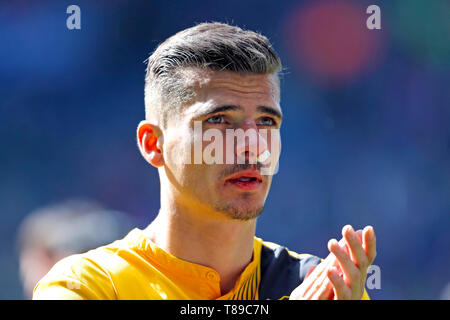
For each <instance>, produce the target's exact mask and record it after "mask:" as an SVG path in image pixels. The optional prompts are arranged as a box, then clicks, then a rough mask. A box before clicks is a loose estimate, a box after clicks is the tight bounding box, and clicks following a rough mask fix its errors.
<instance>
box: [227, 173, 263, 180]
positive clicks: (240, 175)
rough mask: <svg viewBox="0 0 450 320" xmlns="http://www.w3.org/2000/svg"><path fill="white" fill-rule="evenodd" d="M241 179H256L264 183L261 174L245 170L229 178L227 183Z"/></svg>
mask: <svg viewBox="0 0 450 320" xmlns="http://www.w3.org/2000/svg"><path fill="white" fill-rule="evenodd" d="M240 177H248V178H256V179H257V180H260V181H262V176H261V174H260V173H259V171H258V170H244V171H239V172H237V173H235V174H233V175H231V176H229V177H227V179H226V180H227V181H228V180H231V179H238V178H240Z"/></svg>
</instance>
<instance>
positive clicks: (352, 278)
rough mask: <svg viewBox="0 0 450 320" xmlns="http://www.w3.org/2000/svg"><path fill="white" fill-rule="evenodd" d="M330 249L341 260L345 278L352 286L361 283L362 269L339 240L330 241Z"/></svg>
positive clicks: (340, 263)
mask: <svg viewBox="0 0 450 320" xmlns="http://www.w3.org/2000/svg"><path fill="white" fill-rule="evenodd" d="M328 249H329V250H330V252H332V253H333V254H334V255H335V256H336V259H337V260H338V262H339V265H340V267H341V270H342V272H343V273H344V280H345V282H346V283H347V285H348V286H350V287H352V288H353V287H355V289H357V288H356V286H358V285H359V281H360V278H361V271H360V270H359V269H358V268H357V267H356V265H355V264H354V263H353V261H352V260H351V259H350V256H349V255H348V254H347V253H346V252H345V251H344V250H343V249H342V248H341V247H340V246H339V245H338V243H337V242H332V241H330V243H329V246H328Z"/></svg>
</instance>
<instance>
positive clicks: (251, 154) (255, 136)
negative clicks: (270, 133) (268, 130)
mask: <svg viewBox="0 0 450 320" xmlns="http://www.w3.org/2000/svg"><path fill="white" fill-rule="evenodd" d="M268 152H269V150H268V146H267V135H264V134H263V133H262V132H259V131H258V130H257V129H256V128H248V129H247V130H245V134H244V138H242V137H241V138H239V136H238V138H237V144H236V155H237V163H238V164H244V163H249V164H256V163H257V161H258V157H260V156H261V155H262V156H263V157H265V155H267V154H268Z"/></svg>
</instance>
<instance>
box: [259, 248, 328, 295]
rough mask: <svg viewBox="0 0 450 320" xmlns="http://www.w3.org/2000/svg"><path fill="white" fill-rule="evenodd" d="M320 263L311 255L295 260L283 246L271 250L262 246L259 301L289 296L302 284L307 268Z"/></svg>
mask: <svg viewBox="0 0 450 320" xmlns="http://www.w3.org/2000/svg"><path fill="white" fill-rule="evenodd" d="M320 261H321V260H320V258H318V257H316V256H312V255H307V256H305V257H304V258H296V257H294V256H292V255H290V254H289V252H288V250H287V249H286V248H285V247H283V246H277V247H275V248H273V249H271V248H269V247H267V246H265V245H264V244H263V245H262V248H261V262H260V266H261V281H260V283H259V288H258V290H259V299H260V300H267V299H271V300H278V299H281V298H282V297H283V296H290V295H291V292H292V291H293V290H294V289H295V288H296V287H298V286H299V285H300V284H301V283H302V282H303V279H304V278H305V276H306V273H307V272H308V270H309V268H311V267H312V266H315V265H318V264H319V263H320Z"/></svg>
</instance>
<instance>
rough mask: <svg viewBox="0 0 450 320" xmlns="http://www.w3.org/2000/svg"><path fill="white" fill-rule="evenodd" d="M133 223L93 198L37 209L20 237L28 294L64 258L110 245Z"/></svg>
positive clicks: (22, 227) (21, 264) (27, 295)
mask: <svg viewBox="0 0 450 320" xmlns="http://www.w3.org/2000/svg"><path fill="white" fill-rule="evenodd" d="M98 226H101V228H99V227H98ZM132 226H133V221H132V220H131V219H130V218H129V217H128V216H127V215H125V214H124V213H121V212H118V211H111V210H108V209H106V208H104V207H103V205H101V204H100V203H98V202H96V201H93V200H89V199H80V198H72V199H67V200H64V201H61V202H58V203H55V204H51V205H48V206H45V207H41V208H38V209H36V210H34V211H33V212H31V213H30V214H29V215H27V216H26V217H25V219H24V220H23V221H22V222H21V224H20V227H19V229H18V236H17V249H18V257H19V270H20V278H21V281H22V285H23V291H24V297H25V298H27V299H29V298H31V297H32V294H33V289H34V287H35V286H36V282H38V281H39V279H41V278H42V277H43V276H44V275H45V274H46V273H47V272H48V271H49V270H50V269H51V268H52V267H53V265H54V264H55V263H56V262H58V261H59V260H61V259H62V258H64V257H67V256H69V255H72V254H76V253H82V252H86V251H88V250H91V249H95V248H97V247H99V246H102V245H106V244H108V243H110V242H111V241H114V240H115V239H117V238H119V237H123V236H124V235H125V234H126V233H127V232H128V231H129V230H130V228H131V227H132Z"/></svg>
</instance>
